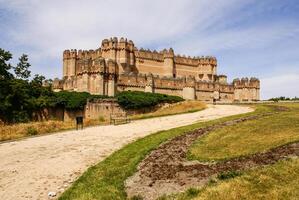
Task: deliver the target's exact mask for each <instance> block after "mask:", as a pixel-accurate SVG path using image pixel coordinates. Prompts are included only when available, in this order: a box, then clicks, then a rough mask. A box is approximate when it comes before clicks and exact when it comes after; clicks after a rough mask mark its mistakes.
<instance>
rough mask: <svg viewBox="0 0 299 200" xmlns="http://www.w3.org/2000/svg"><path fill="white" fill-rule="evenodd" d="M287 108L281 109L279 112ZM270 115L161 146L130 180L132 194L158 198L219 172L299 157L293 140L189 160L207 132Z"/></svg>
mask: <svg viewBox="0 0 299 200" xmlns="http://www.w3.org/2000/svg"><path fill="white" fill-rule="evenodd" d="M283 110H284V109H279V111H283ZM277 111H278V110H277ZM270 114H271V113H268V114H262V115H256V116H250V117H244V118H240V119H237V120H232V121H228V122H224V123H221V124H217V125H213V126H209V127H206V128H201V129H197V130H195V131H193V132H190V133H187V134H185V135H182V136H178V137H176V138H174V139H172V140H170V141H168V142H166V143H164V144H162V145H160V146H159V147H158V148H157V149H156V150H154V151H152V152H151V154H149V155H148V156H147V157H146V158H145V159H144V160H143V161H142V162H141V163H140V164H139V166H138V171H137V172H136V173H135V174H134V175H133V176H132V177H130V178H129V179H128V180H127V181H126V192H127V194H128V196H129V197H133V196H142V197H143V199H145V200H151V199H157V198H158V197H159V196H162V195H164V194H171V193H176V192H181V191H184V190H186V189H187V188H190V187H194V186H200V185H203V184H205V183H207V181H209V179H210V178H211V177H213V176H215V175H217V174H221V173H225V172H230V171H238V170H245V169H249V168H253V167H257V166H262V165H268V164H273V163H275V162H277V161H278V160H281V159H284V158H286V157H289V156H298V155H299V143H293V144H288V145H284V146H281V147H278V148H274V149H271V150H269V151H267V152H262V153H257V154H253V155H249V156H246V157H239V158H234V159H230V160H226V161H221V162H215V163H201V162H199V161H188V160H187V159H186V156H187V151H188V149H189V147H190V146H191V144H192V143H193V142H194V141H195V140H197V139H198V138H199V137H201V136H203V135H204V134H207V133H209V132H211V131H213V130H215V129H218V128H222V127H224V126H229V125H234V124H237V123H240V122H243V121H246V120H252V119H257V118H261V117H264V116H266V115H270ZM272 114H273V113H272Z"/></svg>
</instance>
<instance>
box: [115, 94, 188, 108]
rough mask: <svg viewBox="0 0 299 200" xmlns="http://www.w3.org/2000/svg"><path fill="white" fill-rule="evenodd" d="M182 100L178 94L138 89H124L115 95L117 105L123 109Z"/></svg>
mask: <svg viewBox="0 0 299 200" xmlns="http://www.w3.org/2000/svg"><path fill="white" fill-rule="evenodd" d="M183 100H184V99H183V98H181V97H178V96H171V95H166V94H159V93H148V92H139V91H125V92H121V93H119V94H118V95H117V101H118V103H119V105H120V106H121V107H123V108H125V109H141V108H146V107H153V106H156V105H158V104H160V103H175V102H179V101H183Z"/></svg>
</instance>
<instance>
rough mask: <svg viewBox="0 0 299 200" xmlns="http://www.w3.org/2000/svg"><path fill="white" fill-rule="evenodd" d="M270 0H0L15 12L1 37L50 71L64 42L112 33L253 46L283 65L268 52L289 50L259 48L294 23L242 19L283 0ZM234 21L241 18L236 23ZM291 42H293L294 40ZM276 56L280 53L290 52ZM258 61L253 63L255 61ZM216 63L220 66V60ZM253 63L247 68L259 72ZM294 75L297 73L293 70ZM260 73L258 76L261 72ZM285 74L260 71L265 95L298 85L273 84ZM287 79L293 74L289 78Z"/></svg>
mask: <svg viewBox="0 0 299 200" xmlns="http://www.w3.org/2000/svg"><path fill="white" fill-rule="evenodd" d="M277 2H278V1H277ZM253 3H254V5H258V6H257V8H256V10H252V9H246V10H245V11H244V9H243V8H245V7H246V6H250V5H253ZM268 4H269V3H267V2H266V3H261V1H258V0H246V1H244V0H225V1H224V0H213V1H210V0H200V1H198V0H151V1H145V0H144V1H141V0H118V1H117V0H85V1H81V0H80V1H79V0H63V1H61V0H9V1H7V0H6V1H5V0H0V9H1V8H2V9H5V10H7V11H8V12H11V13H14V17H16V19H14V21H15V22H16V23H13V25H11V26H10V27H7V26H6V28H7V30H6V33H7V35H8V36H6V38H7V37H8V38H10V40H9V41H1V43H3V42H4V43H5V42H6V43H7V45H4V46H13V45H15V48H14V49H15V51H18V52H13V54H14V55H20V54H21V53H23V52H24V53H26V54H29V58H30V62H31V63H32V66H33V67H32V70H33V71H34V72H35V73H42V74H45V75H46V76H48V77H53V76H58V77H60V76H61V73H62V72H61V71H62V69H61V57H62V51H63V50H64V49H69V48H82V49H95V48H97V47H99V45H100V42H101V40H102V39H104V38H107V37H112V36H118V37H127V38H129V39H132V40H133V41H134V42H135V44H136V46H137V47H139V48H140V47H156V48H158V49H161V48H164V47H166V48H167V47H170V46H172V47H173V48H174V49H175V51H176V52H178V53H181V54H183V53H184V54H190V55H201V54H203V55H206V54H215V53H219V52H221V53H222V52H227V51H230V50H235V51H240V50H242V52H243V53H244V52H247V53H248V52H249V51H251V55H250V56H252V57H256V58H258V59H259V60H258V59H252V60H254V62H256V63H267V64H268V65H267V66H272V65H273V64H276V65H278V64H281V65H284V63H273V61H271V56H272V55H281V54H290V53H288V52H292V50H290V49H279V48H273V50H272V49H271V52H270V51H268V55H265V56H264V55H263V56H261V55H260V54H263V51H264V49H263V48H265V47H268V48H269V47H270V46H271V47H275V46H277V45H275V44H276V42H277V41H284V40H286V39H289V38H296V37H297V35H298V33H299V28H298V22H296V21H292V20H286V19H280V20H279V21H272V22H270V21H268V22H261V21H258V22H256V23H248V24H246V23H247V18H250V17H252V16H254V15H255V14H256V13H259V14H261V13H263V12H266V11H267V12H268V11H269V10H267V9H270V10H271V9H273V8H275V9H278V10H279V9H282V8H283V7H284V6H285V4H287V3H281V4H282V5H268ZM243 22H244V24H245V25H243ZM234 23H236V24H242V25H241V26H234V25H232V24H234ZM0 34H1V33H0ZM1 38H2V37H1V35H0V39H1ZM293 41H295V42H297V43H298V39H297V40H295V39H293ZM153 44H154V45H153ZM286 46H288V45H286ZM293 46H299V44H298V45H293ZM248 50H249V51H248ZM255 51H256V52H255ZM252 52H255V53H256V55H254V54H253V53H252ZM292 54H294V53H292ZM281 56H282V57H283V56H285V58H286V59H289V57H290V56H289V55H281ZM295 56H296V55H295ZM293 57H294V56H293ZM243 58H244V55H243ZM261 59H264V60H263V61H264V62H261ZM247 61H248V59H247ZM265 61H267V62H265ZM234 63H237V65H238V66H237V68H238V70H240V71H242V69H243V70H244V67H243V68H242V65H243V66H251V65H252V63H250V62H248V63H246V62H245V61H244V60H243V61H242V60H238V58H235V62H234ZM256 63H255V66H258V65H257V64H256ZM53 65H56V66H53ZM57 65H58V66H57ZM260 67H262V66H260ZM220 68H221V69H223V68H224V66H220ZM247 68H249V67H247ZM257 68H258V67H256V69H253V70H256V71H259V70H258V69H257ZM265 68H266V67H265ZM265 68H264V69H265ZM235 69H236V68H235ZM270 69H271V67H269V70H270ZM285 69H287V67H285ZM226 70H229V68H227V69H226ZM272 71H273V69H272ZM285 71H287V70H285ZM264 72H265V74H271V73H268V72H266V71H264ZM225 73H228V72H227V71H226V72H225ZM244 73H245V72H243V71H242V74H244ZM246 73H248V74H250V73H252V72H251V71H247V72H246ZM280 76H281V77H282V78H280ZM294 76H295V77H297V75H296V74H295V75H294ZM259 77H263V74H261V75H260V76H259ZM286 77H290V75H289V74H286V75H283V74H282V75H280V74H278V75H277V76H273V77H271V78H263V79H262V94H263V97H265V98H268V97H272V96H279V94H280V92H281V93H282V91H285V95H286V94H288V95H286V96H290V95H291V94H294V91H296V90H294V88H293V85H291V84H287V83H285V82H283V83H281V84H280V85H277V84H276V82H277V80H280V81H282V80H286ZM230 78H232V77H230ZM291 78H292V76H291ZM292 80H294V81H295V80H297V79H296V78H294V77H293V78H292ZM282 85H283V87H285V88H291V89H284V90H276V89H273V88H275V87H278V86H280V87H281V88H282ZM287 91H288V93H287ZM297 93H298V90H297Z"/></svg>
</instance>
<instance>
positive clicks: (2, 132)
mask: <svg viewBox="0 0 299 200" xmlns="http://www.w3.org/2000/svg"><path fill="white" fill-rule="evenodd" d="M205 107H206V105H205V104H204V103H202V102H199V101H184V102H180V103H176V104H169V105H166V106H164V107H162V108H160V109H158V110H157V111H155V112H152V113H148V114H139V115H133V116H131V118H132V119H145V118H151V117H160V116H166V115H174V114H180V113H187V112H195V111H199V110H202V109H204V108H205ZM107 120H108V119H104V118H103V117H100V118H99V119H98V120H84V126H85V127H86V126H95V125H104V124H108V121H107ZM74 128H76V124H75V122H74V121H72V122H63V121H56V120H49V121H44V122H30V123H19V124H14V125H0V141H6V140H13V139H19V138H24V137H28V136H34V135H42V134H47V133H53V132H58V131H63V130H69V129H74Z"/></svg>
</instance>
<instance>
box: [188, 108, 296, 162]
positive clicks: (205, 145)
mask: <svg viewBox="0 0 299 200" xmlns="http://www.w3.org/2000/svg"><path fill="white" fill-rule="evenodd" d="M284 106H286V107H289V111H285V112H279V113H277V114H274V115H270V116H266V117H263V118H260V119H256V120H249V121H246V122H243V123H239V124H236V125H233V126H227V127H224V128H222V129H218V130H216V131H213V132H211V133H209V134H207V135H205V136H203V137H202V138H200V139H198V140H197V141H196V142H195V143H194V144H193V145H192V147H191V148H190V150H189V153H188V158H189V159H196V160H202V161H211V160H225V159H230V158H234V157H239V156H245V155H248V154H254V153H257V152H263V151H266V150H269V149H271V148H274V147H277V146H281V145H283V144H287V143H290V142H294V141H298V140H299V134H298V133H299V104H285V105H284Z"/></svg>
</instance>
